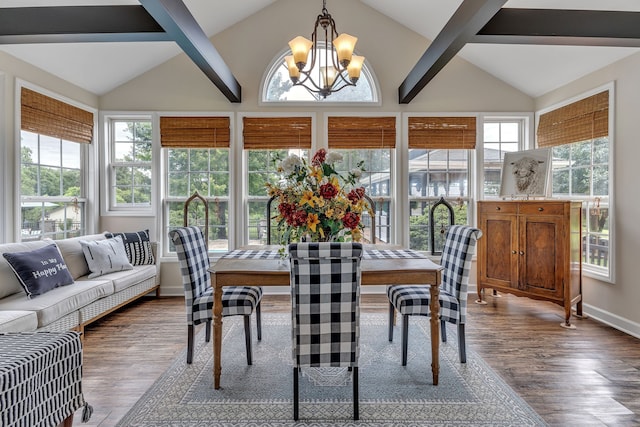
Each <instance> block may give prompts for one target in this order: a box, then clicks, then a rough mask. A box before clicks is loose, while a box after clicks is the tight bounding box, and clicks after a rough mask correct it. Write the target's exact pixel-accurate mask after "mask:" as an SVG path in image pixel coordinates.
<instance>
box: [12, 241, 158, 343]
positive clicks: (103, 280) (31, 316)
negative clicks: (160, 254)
mask: <svg viewBox="0 0 640 427" xmlns="http://www.w3.org/2000/svg"><path fill="white" fill-rule="evenodd" d="M102 239H106V236H105V235H104V234H93V235H88V236H81V237H74V238H69V239H63V240H55V241H52V240H37V241H30V242H23V243H5V244H0V254H2V253H5V252H25V251H31V250H34V249H38V248H42V247H44V246H47V245H50V244H51V243H52V242H54V243H56V245H57V246H58V248H59V249H60V253H61V254H62V257H63V259H64V262H65V264H66V265H67V269H68V270H69V273H70V274H71V276H72V277H73V280H74V282H73V283H72V284H70V285H66V286H61V287H58V288H55V289H52V290H50V291H48V292H46V293H44V294H42V295H38V296H36V297H33V298H31V299H30V298H28V297H27V294H26V292H25V290H24V289H23V287H22V285H21V284H20V282H19V281H18V278H17V277H16V275H15V274H14V272H13V270H12V268H11V266H10V265H9V263H8V262H7V260H6V259H5V258H4V257H2V256H0V333H4V332H30V331H54V332H61V331H67V330H76V331H79V332H81V333H82V332H84V327H85V326H86V325H87V324H89V323H91V322H93V321H94V320H97V319H99V318H100V317H102V316H104V315H106V314H108V313H110V312H112V311H113V310H116V309H117V308H119V307H122V306H123V305H125V304H127V303H129V302H131V301H133V300H135V299H137V298H139V297H141V296H144V295H146V294H148V293H150V292H155V293H156V295H157V294H158V288H159V283H160V281H159V266H158V262H157V259H158V258H157V257H155V260H156V262H155V264H151V265H137V266H134V267H133V269H132V270H125V271H117V272H113V273H108V274H105V275H103V276H99V277H95V278H93V279H89V278H88V277H87V276H88V275H89V273H90V270H89V266H88V265H87V262H86V260H85V256H84V253H83V251H82V246H81V244H80V240H102ZM152 248H153V250H154V252H155V244H152Z"/></svg>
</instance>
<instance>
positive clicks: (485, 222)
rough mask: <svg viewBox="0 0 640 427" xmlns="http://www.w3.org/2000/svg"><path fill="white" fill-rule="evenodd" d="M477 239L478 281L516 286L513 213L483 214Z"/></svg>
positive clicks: (516, 233) (516, 221)
mask: <svg viewBox="0 0 640 427" xmlns="http://www.w3.org/2000/svg"><path fill="white" fill-rule="evenodd" d="M479 225H480V229H481V230H482V233H483V236H482V238H481V239H479V240H478V245H480V250H479V251H478V273H479V280H480V281H481V283H482V284H483V285H485V286H487V287H491V286H492V285H493V286H498V287H503V288H511V287H514V288H517V286H518V255H517V251H516V249H517V247H518V232H517V227H518V220H517V216H516V215H515V214H483V215H481V217H480V224H479Z"/></svg>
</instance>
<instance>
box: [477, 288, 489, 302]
mask: <svg viewBox="0 0 640 427" xmlns="http://www.w3.org/2000/svg"><path fill="white" fill-rule="evenodd" d="M483 295H484V288H481V289H480V288H478V299H477V300H476V304H482V305H485V304H486V303H487V302H486V301H483V299H482V296H483Z"/></svg>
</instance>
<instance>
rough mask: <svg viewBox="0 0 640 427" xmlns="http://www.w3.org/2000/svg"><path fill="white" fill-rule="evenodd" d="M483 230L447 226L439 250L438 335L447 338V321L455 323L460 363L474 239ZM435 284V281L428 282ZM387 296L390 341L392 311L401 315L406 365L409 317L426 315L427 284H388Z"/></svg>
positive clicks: (392, 321) (428, 295)
mask: <svg viewBox="0 0 640 427" xmlns="http://www.w3.org/2000/svg"><path fill="white" fill-rule="evenodd" d="M481 236H482V231H480V230H478V229H477V228H473V227H469V226H466V225H452V226H450V227H449V228H448V230H447V232H446V236H445V242H444V247H443V249H442V259H441V261H440V263H441V265H442V266H443V271H442V284H441V286H440V297H439V303H440V331H441V332H440V335H441V336H442V342H446V341H447V330H446V322H450V323H453V324H457V325H458V348H459V352H460V363H466V361H467V355H466V344H465V332H464V325H465V323H466V321H467V290H468V285H469V271H470V269H471V259H472V257H473V253H474V250H475V246H476V241H477V240H478V239H479V238H480V237H481ZM431 286H437V284H431ZM387 297H388V298H389V341H393V324H394V318H395V312H396V311H397V312H398V313H400V314H401V315H402V366H406V364H407V347H408V338H409V316H414V315H417V316H429V315H430V310H429V303H430V300H431V298H430V294H429V287H428V286H424V285H393V286H389V287H387Z"/></svg>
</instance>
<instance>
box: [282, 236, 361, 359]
mask: <svg viewBox="0 0 640 427" xmlns="http://www.w3.org/2000/svg"><path fill="white" fill-rule="evenodd" d="M289 257H290V261H291V304H292V310H291V315H292V319H291V324H292V338H293V342H292V344H293V345H292V349H293V359H294V362H295V363H296V366H314V367H322V366H324V367H327V366H333V367H339V366H358V364H357V363H358V356H359V353H360V345H359V344H360V342H359V341H360V280H361V270H360V260H361V258H362V244H360V243H331V242H313V243H292V244H290V245H289Z"/></svg>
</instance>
